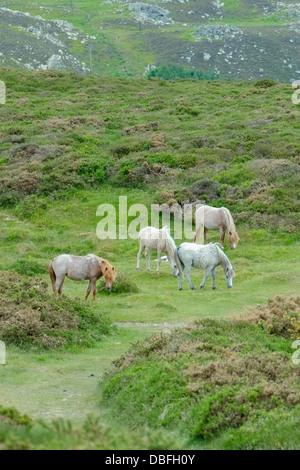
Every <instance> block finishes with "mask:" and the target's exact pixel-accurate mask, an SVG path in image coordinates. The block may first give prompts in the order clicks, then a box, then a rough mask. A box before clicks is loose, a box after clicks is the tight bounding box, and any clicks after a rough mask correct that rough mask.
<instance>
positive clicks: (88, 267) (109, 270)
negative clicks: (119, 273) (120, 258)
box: [49, 254, 116, 302]
mask: <svg viewBox="0 0 300 470" xmlns="http://www.w3.org/2000/svg"><path fill="white" fill-rule="evenodd" d="M49 274H50V278H51V282H52V288H53V292H58V294H62V287H63V283H64V279H65V277H66V276H67V277H68V278H69V279H72V280H73V281H85V280H89V284H88V287H87V290H86V294H85V298H84V300H85V302H86V301H87V298H88V296H89V295H90V293H91V290H93V299H94V301H95V300H96V282H97V280H98V279H99V278H100V277H102V276H104V277H105V284H106V289H107V290H111V288H112V284H113V282H114V280H115V278H116V271H115V268H114V267H113V266H112V265H111V264H109V262H108V261H106V260H105V259H102V258H99V257H98V256H96V255H92V254H91V255H87V256H73V255H59V256H57V257H56V258H53V260H51V262H50V265H49Z"/></svg>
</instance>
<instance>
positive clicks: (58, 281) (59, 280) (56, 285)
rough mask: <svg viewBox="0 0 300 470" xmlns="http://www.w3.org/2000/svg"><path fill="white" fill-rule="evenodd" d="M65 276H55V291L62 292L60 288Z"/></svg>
mask: <svg viewBox="0 0 300 470" xmlns="http://www.w3.org/2000/svg"><path fill="white" fill-rule="evenodd" d="M64 280H65V278H64V277H59V276H58V277H57V278H56V281H55V289H56V292H57V293H58V294H59V295H61V294H62V288H63V283H64Z"/></svg>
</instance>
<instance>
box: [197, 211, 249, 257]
mask: <svg viewBox="0 0 300 470" xmlns="http://www.w3.org/2000/svg"><path fill="white" fill-rule="evenodd" d="M195 221H196V232H195V236H194V240H193V241H194V243H197V242H198V240H199V238H200V235H201V234H202V231H204V243H207V231H208V230H211V229H212V230H215V229H218V230H219V232H220V242H221V247H222V248H224V239H225V233H226V230H228V242H229V244H230V246H231V248H233V249H235V248H236V247H237V244H238V242H239V241H240V238H239V236H238V233H237V231H236V228H235V224H234V221H233V218H232V215H231V214H230V211H229V210H228V209H227V208H226V207H211V206H206V205H202V206H200V207H198V209H197V210H196V213H195Z"/></svg>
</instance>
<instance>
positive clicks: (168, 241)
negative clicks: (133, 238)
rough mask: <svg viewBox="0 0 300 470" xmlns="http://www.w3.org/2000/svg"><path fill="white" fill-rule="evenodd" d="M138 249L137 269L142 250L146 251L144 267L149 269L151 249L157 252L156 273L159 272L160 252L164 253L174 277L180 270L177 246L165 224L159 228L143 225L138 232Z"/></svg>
mask: <svg viewBox="0 0 300 470" xmlns="http://www.w3.org/2000/svg"><path fill="white" fill-rule="evenodd" d="M139 243H140V249H139V252H138V254H137V266H136V269H137V271H139V270H140V261H141V257H142V254H143V252H144V251H147V253H146V267H147V270H148V271H150V256H151V253H152V252H153V251H155V252H157V274H159V268H160V262H161V254H162V253H166V255H167V259H168V261H169V263H170V266H171V269H172V271H173V275H174V276H175V277H176V276H177V275H178V274H179V273H180V272H181V263H180V260H179V258H178V255H177V248H176V245H175V242H174V240H173V238H172V237H171V235H170V229H169V228H168V227H167V226H165V227H163V228H161V229H158V228H155V227H145V228H142V229H141V230H140V233H139Z"/></svg>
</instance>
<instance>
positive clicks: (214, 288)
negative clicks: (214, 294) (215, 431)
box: [203, 287, 217, 290]
mask: <svg viewBox="0 0 300 470" xmlns="http://www.w3.org/2000/svg"><path fill="white" fill-rule="evenodd" d="M203 289H204V288H203ZM216 289H217V288H216V287H213V290H216Z"/></svg>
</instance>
